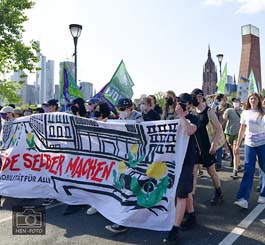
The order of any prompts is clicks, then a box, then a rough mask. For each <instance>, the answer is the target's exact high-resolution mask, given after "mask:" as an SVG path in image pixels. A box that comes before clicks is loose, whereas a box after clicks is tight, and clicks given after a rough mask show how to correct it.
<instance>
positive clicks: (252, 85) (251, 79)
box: [248, 68, 259, 94]
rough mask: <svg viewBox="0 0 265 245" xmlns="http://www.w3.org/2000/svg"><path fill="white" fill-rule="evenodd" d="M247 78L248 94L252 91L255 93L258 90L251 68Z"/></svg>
mask: <svg viewBox="0 0 265 245" xmlns="http://www.w3.org/2000/svg"><path fill="white" fill-rule="evenodd" d="M248 80H249V84H248V94H251V93H254V92H255V93H258V92H259V90H258V86H257V82H256V79H255V74H254V72H253V69H252V68H251V71H250V74H249V77H248Z"/></svg>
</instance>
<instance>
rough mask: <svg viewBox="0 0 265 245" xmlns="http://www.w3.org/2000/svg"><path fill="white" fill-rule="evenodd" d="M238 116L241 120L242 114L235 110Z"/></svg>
mask: <svg viewBox="0 0 265 245" xmlns="http://www.w3.org/2000/svg"><path fill="white" fill-rule="evenodd" d="M235 112H236V114H237V115H238V116H239V118H241V116H240V114H239V113H238V112H237V110H236V109H235Z"/></svg>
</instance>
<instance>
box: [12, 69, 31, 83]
mask: <svg viewBox="0 0 265 245" xmlns="http://www.w3.org/2000/svg"><path fill="white" fill-rule="evenodd" d="M10 80H11V81H16V82H20V81H21V82H23V83H24V84H27V82H28V76H27V74H26V73H25V72H24V71H15V72H14V73H13V74H12V75H11V76H10Z"/></svg>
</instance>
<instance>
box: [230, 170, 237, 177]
mask: <svg viewBox="0 0 265 245" xmlns="http://www.w3.org/2000/svg"><path fill="white" fill-rule="evenodd" d="M231 178H233V179H237V178H238V175H237V170H236V169H234V170H233V175H231Z"/></svg>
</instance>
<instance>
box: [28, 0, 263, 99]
mask: <svg viewBox="0 0 265 245" xmlns="http://www.w3.org/2000/svg"><path fill="white" fill-rule="evenodd" d="M36 2H37V3H36V6H35V7H34V8H33V9H32V10H30V11H28V16H29V21H28V22H27V23H26V24H25V29H26V33H25V40H26V41H29V40H31V39H35V40H39V41H40V43H41V52H42V53H43V54H44V55H45V56H47V57H49V59H52V60H55V68H56V70H55V84H57V83H58V80H59V79H58V75H59V74H58V73H59V72H58V64H59V62H61V61H63V60H66V58H69V61H73V57H72V54H73V52H74V44H73V40H72V36H71V34H70V31H69V24H72V23H77V24H81V25H82V26H83V30H82V33H81V36H80V38H79V40H78V80H81V81H89V82H92V83H93V84H94V87H95V89H96V90H97V91H99V90H100V89H101V88H102V87H103V86H104V85H105V84H106V83H107V82H109V81H110V79H111V77H112V75H113V73H114V71H115V70H116V68H117V66H118V64H119V62H120V60H121V59H123V60H124V62H125V64H126V67H127V70H128V72H129V74H130V76H131V77H132V79H133V81H134V83H135V86H134V87H133V90H134V98H137V97H139V96H140V95H141V94H151V93H155V92H158V91H162V92H165V91H167V90H169V89H172V90H174V91H175V92H176V93H177V94H179V93H181V92H190V91H191V90H192V89H193V88H195V87H201V86H202V75H203V65H204V62H205V60H206V59H207V52H208V45H210V47H211V52H212V57H213V60H214V62H215V64H216V65H217V69H219V64H218V61H217V58H216V54H218V53H223V54H224V60H223V63H222V67H224V64H225V63H226V62H227V64H228V74H230V75H232V76H234V74H235V76H236V78H237V77H238V73H239V65H240V54H241V45H242V42H241V26H243V25H246V24H253V25H254V26H256V27H258V28H259V30H260V47H261V68H262V71H263V72H262V78H263V80H264V76H265V74H264V70H265V69H264V65H265V60H264V58H265V57H264V56H263V55H262V54H263V51H264V47H265V35H264V30H265V23H264V21H262V18H263V14H264V10H265V1H264V0H260V1H236V0H234V1H232V0H229V1H220V0H219V1H214V0H208V1H193V2H192V4H190V3H188V2H187V1H184V0H183V1H182V0H181V1H173V0H168V1H167V2H166V3H165V2H164V1H161V0H154V1H150V0H147V1H139V0H136V1H129V0H128V1H120V0H116V1H111V3H110V1H106V0H99V1H96V2H95V1H90V0H89V1H83V0H76V1H71V0H66V1H61V0H58V1H51V0H46V1H45V3H44V2H43V1H38V0H37V1H36ZM61 8H63V11H59V10H60V9H61ZM47 11H49V18H46V17H44V16H45V13H46V12H47ZM143 84H144V85H145V86H143ZM183 84H185V86H183Z"/></svg>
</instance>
